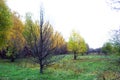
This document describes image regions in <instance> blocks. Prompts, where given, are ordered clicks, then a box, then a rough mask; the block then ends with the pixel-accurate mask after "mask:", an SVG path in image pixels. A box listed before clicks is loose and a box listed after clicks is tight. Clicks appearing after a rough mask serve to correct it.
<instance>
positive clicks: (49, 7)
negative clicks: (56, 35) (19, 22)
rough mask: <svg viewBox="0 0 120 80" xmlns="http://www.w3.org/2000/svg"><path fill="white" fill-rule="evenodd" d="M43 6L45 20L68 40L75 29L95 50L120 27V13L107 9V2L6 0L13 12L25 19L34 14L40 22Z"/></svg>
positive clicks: (99, 0) (94, 0)
mask: <svg viewBox="0 0 120 80" xmlns="http://www.w3.org/2000/svg"><path fill="white" fill-rule="evenodd" d="M41 2H42V3H43V5H44V9H45V16H46V20H49V21H50V23H51V24H52V25H53V27H54V28H55V30H57V31H59V32H61V34H62V35H63V36H64V38H65V39H66V40H68V38H69V36H70V33H71V31H72V29H75V30H77V31H78V32H79V33H80V34H81V36H82V37H83V38H84V39H85V41H86V43H88V44H89V46H90V47H92V48H97V47H101V46H102V45H103V43H104V42H106V41H107V40H108V37H109V31H110V30H112V29H116V28H118V27H119V25H120V13H119V12H116V11H113V10H111V9H110V7H109V6H107V4H106V2H105V0H7V4H8V6H9V7H10V8H11V10H14V11H17V12H18V13H19V14H20V15H22V16H23V18H24V16H25V13H26V12H31V13H33V17H34V19H37V20H38V19H39V11H40V4H41Z"/></svg>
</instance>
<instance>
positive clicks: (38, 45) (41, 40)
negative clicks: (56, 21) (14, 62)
mask: <svg viewBox="0 0 120 80" xmlns="http://www.w3.org/2000/svg"><path fill="white" fill-rule="evenodd" d="M26 21H28V23H29V25H28V26H29V28H28V29H29V30H28V29H26V31H25V35H26V38H27V39H26V40H27V45H28V47H29V48H30V49H31V52H32V55H33V57H34V60H35V61H36V62H38V63H39V64H40V73H43V68H44V66H45V65H48V64H50V63H52V62H54V61H57V60H59V59H60V58H61V57H62V56H57V57H56V55H55V52H58V50H61V49H59V45H60V44H61V45H64V44H62V43H60V44H58V43H59V41H60V40H58V39H57V38H58V37H59V36H60V35H56V32H54V30H53V28H52V26H51V25H50V24H49V22H47V23H44V15H43V8H41V11H40V26H38V25H34V23H33V22H32V19H30V17H29V18H28V20H26ZM28 23H27V24H28ZM36 26H37V27H36ZM27 31H28V33H26V32H27ZM61 39H63V38H61Z"/></svg>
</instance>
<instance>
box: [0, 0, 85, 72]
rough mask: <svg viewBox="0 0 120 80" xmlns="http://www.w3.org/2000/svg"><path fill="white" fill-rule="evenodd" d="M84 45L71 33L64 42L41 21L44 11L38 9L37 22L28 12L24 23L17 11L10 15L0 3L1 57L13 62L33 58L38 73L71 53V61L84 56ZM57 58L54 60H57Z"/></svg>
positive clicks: (2, 2) (0, 0) (7, 8)
mask: <svg viewBox="0 0 120 80" xmlns="http://www.w3.org/2000/svg"><path fill="white" fill-rule="evenodd" d="M86 51H87V45H86V42H85V40H84V39H83V37H81V35H80V34H79V33H78V32H76V31H72V33H71V35H70V38H69V41H68V42H66V41H65V39H64V38H63V36H62V35H61V33H60V32H58V31H55V30H54V28H53V27H52V25H51V24H50V23H49V22H46V21H45V20H44V9H43V8H42V7H41V8H40V21H37V20H36V21H33V20H32V15H31V13H26V17H25V21H24V22H23V21H22V20H21V19H20V15H19V13H17V12H15V11H14V12H11V11H10V9H9V7H8V6H7V5H6V3H5V1H4V0H0V57H1V58H2V59H4V58H8V59H10V61H11V62H14V61H15V59H18V58H25V57H26V56H29V57H32V58H33V59H34V61H35V62H37V63H38V64H39V65H40V73H43V69H44V66H47V65H48V64H50V63H52V62H55V61H57V60H59V59H61V58H62V57H64V55H63V56H57V55H60V54H66V53H67V52H72V53H73V54H74V59H75V60H76V59H77V55H78V53H81V54H84V53H85V52H86ZM56 56H57V57H56Z"/></svg>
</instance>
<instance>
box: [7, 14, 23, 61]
mask: <svg viewBox="0 0 120 80" xmlns="http://www.w3.org/2000/svg"><path fill="white" fill-rule="evenodd" d="M12 20H13V27H12V28H11V30H10V32H9V33H10V36H9V40H8V47H7V49H8V52H7V56H9V57H10V58H11V61H12V62H14V59H15V58H16V55H18V54H19V52H20V50H22V49H23V47H24V44H25V39H24V36H23V30H24V25H23V23H22V21H21V20H20V16H19V14H18V13H16V12H14V13H13V14H12Z"/></svg>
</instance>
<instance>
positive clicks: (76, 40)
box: [68, 31, 87, 60]
mask: <svg viewBox="0 0 120 80" xmlns="http://www.w3.org/2000/svg"><path fill="white" fill-rule="evenodd" d="M68 50H69V51H71V52H73V54H74V60H76V59H77V55H78V53H84V52H86V50H87V46H86V43H85V41H84V39H83V38H82V37H81V36H80V34H79V33H78V32H76V31H72V34H71V35H70V37H69V41H68Z"/></svg>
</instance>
